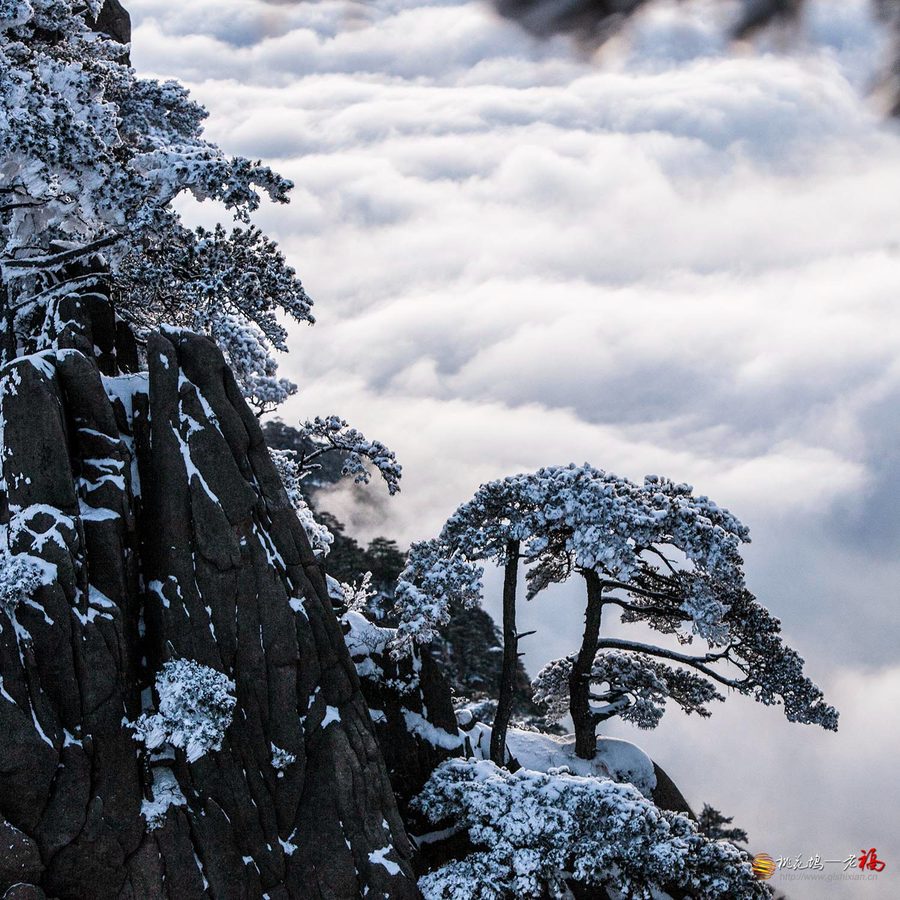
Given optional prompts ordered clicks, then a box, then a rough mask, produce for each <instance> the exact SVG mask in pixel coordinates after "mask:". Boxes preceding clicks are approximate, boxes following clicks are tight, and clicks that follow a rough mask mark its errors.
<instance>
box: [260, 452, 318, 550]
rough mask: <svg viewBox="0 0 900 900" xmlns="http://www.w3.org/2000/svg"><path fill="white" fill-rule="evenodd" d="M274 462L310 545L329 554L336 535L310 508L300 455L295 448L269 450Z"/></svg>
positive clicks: (313, 548)
mask: <svg viewBox="0 0 900 900" xmlns="http://www.w3.org/2000/svg"><path fill="white" fill-rule="evenodd" d="M269 453H270V455H271V457H272V462H273V463H275V468H276V469H278V474H279V475H280V476H281V483H282V484H283V485H284V489H285V491H286V492H287V495H288V500H289V501H290V503H291V506H293V507H294V510H295V512H296V513H297V518H298V519H300V524H301V525H302V526H303V530H304V531H305V532H306V536H307V537H308V538H309V543H310V546H311V547H312V551H313V553H315V555H316V556H319V557H325V556H327V555H328V551H329V550H330V549H331V545H332V543H334V535H333V534H332V533H331V532H330V531H329V530H328V529H327V528H326V527H325V526H324V525H321V524H319V523H318V522H317V521H316V519H315V516H313V511H312V510H311V509H310V508H309V504H308V503H307V502H306V498H305V497H304V496H303V491H302V490H301V488H300V482H301V480H302V478H303V471H302V468H301V464H300V460H299V456H298V454H297V452H296V451H295V450H271V449H270V450H269Z"/></svg>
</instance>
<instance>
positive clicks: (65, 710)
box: [0, 301, 418, 900]
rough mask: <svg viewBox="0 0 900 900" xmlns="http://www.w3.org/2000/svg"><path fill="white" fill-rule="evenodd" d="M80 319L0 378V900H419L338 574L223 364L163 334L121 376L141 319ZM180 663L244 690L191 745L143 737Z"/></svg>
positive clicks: (105, 312) (178, 335)
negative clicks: (315, 548) (315, 547)
mask: <svg viewBox="0 0 900 900" xmlns="http://www.w3.org/2000/svg"><path fill="white" fill-rule="evenodd" d="M76 306H78V309H76V310H74V311H73V317H72V322H75V323H79V324H77V325H73V324H72V322H70V324H69V325H68V326H67V327H65V328H64V329H63V333H62V334H61V335H59V336H58V339H57V341H56V344H57V346H58V347H59V348H61V349H56V350H48V351H44V352H41V353H37V354H33V355H31V356H27V357H23V358H20V359H18V360H16V361H15V362H13V363H11V364H10V365H8V366H7V367H5V368H4V369H3V370H2V373H0V463H2V482H0V524H2V529H3V531H5V532H6V535H5V537H6V539H7V541H8V546H9V548H10V551H11V552H12V554H14V556H12V557H7V558H6V563H7V564H8V563H10V560H12V559H15V560H18V561H19V564H21V563H22V561H23V560H24V561H25V563H24V564H25V565H26V570H27V571H26V572H25V575H26V576H27V577H23V578H20V579H18V580H15V579H12V578H9V579H7V581H8V582H9V583H8V584H7V585H6V589H5V592H4V593H3V595H2V600H3V612H5V613H6V615H0V627H2V631H0V896H5V897H6V898H26V897H34V898H39V897H42V896H45V895H46V896H50V897H58V898H72V900H75V898H79V900H83V898H98V900H100V898H113V897H115V898H134V900H138V898H173V900H174V898H177V900H185V898H193V897H208V896H212V897H217V898H259V897H269V898H272V900H275V898H314V897H322V898H326V897H327V898H349V897H356V896H385V897H392V898H393V897H399V898H404V897H414V896H418V893H417V890H416V888H415V883H414V880H413V878H412V869H411V866H410V860H411V857H412V852H413V850H412V847H411V845H410V843H409V841H408V839H407V837H406V834H405V830H404V825H403V822H402V820H401V818H400V815H399V813H398V810H397V806H396V803H395V799H394V795H393V792H392V789H391V783H390V781H389V778H388V774H387V770H386V767H385V764H384V760H383V757H382V754H381V752H380V750H379V747H378V744H377V741H376V737H375V732H374V728H373V723H372V721H371V718H370V714H369V711H368V709H367V706H366V703H365V701H364V699H363V695H362V692H361V690H360V682H359V678H358V675H357V672H356V669H355V667H354V665H353V662H352V661H351V658H350V655H349V654H348V651H347V648H346V645H345V641H344V635H343V633H342V630H341V627H340V625H339V623H338V621H337V619H336V618H335V615H334V613H333V611H332V607H331V602H330V600H329V597H328V593H327V590H326V583H325V576H324V572H323V571H322V569H321V567H320V565H319V564H318V563H317V561H316V560H315V558H314V557H313V554H312V552H311V551H310V548H309V544H308V541H307V538H306V535H305V533H304V531H303V529H302V527H301V526H300V523H299V522H298V520H297V518H296V516H295V514H294V512H293V510H292V509H291V507H290V505H289V503H288V500H287V498H286V496H285V493H284V490H283V488H282V486H281V482H280V480H279V478H278V475H277V474H276V471H275V469H274V467H273V465H272V463H271V460H270V458H269V454H268V451H267V449H266V447H265V444H264V442H263V438H262V434H261V432H260V428H259V425H258V423H257V420H256V418H255V417H254V416H253V414H252V413H251V412H250V411H249V409H248V408H247V406H246V404H245V403H244V401H243V399H242V397H241V395H240V392H239V390H238V388H237V386H236V384H235V381H234V378H233V377H232V374H231V372H230V371H229V369H228V368H227V366H226V365H225V363H224V360H223V358H222V356H221V354H220V352H219V351H218V350H217V349H216V347H215V346H214V345H213V344H212V343H211V342H210V341H208V340H207V339H205V338H202V337H198V336H196V335H192V334H189V333H185V332H177V331H170V332H166V333H157V334H154V335H153V336H151V338H150V340H149V342H148V344H147V346H146V350H145V352H146V371H144V372H140V373H138V372H129V371H127V370H128V369H133V368H135V363H136V353H135V352H134V342H133V340H132V339H131V337H130V334H129V333H128V332H127V329H123V327H122V326H121V324H120V323H116V322H115V320H114V318H113V317H112V313H111V311H110V310H109V307H108V306H107V305H106V304H103V303H96V304H91V303H90V302H87V301H81V302H80V303H79V304H76ZM74 313H77V315H74ZM117 351H118V352H117ZM103 372H106V373H107V374H103ZM113 373H114V374H113ZM7 571H8V573H10V574H12V573H11V570H10V569H9V568H8V569H7ZM23 583H24V584H30V585H31V589H29V590H19V588H17V587H16V586H15V585H17V584H23ZM177 660H189V661H193V663H196V664H198V665H199V666H200V667H206V668H204V669H203V671H207V670H211V671H212V674H213V675H217V676H218V677H220V678H221V679H222V683H223V684H228V685H230V686H229V688H228V693H229V696H230V697H232V700H231V702H232V703H233V710H232V711H231V714H230V717H229V719H228V720H227V721H226V722H224V723H223V725H224V726H225V727H224V730H223V736H222V738H221V741H220V742H219V744H218V746H217V747H216V745H215V744H212V745H211V746H210V745H209V743H207V745H205V747H201V751H203V752H201V753H200V755H198V754H197V747H198V746H199V745H198V744H197V743H196V742H195V743H194V744H193V745H192V744H190V743H185V741H181V745H179V742H178V741H177V740H175V739H173V740H172V741H171V742H169V743H165V744H164V746H160V744H161V743H162V742H161V741H158V740H157V741H152V740H150V739H149V738H147V739H146V740H145V741H144V743H140V742H139V741H138V740H136V738H137V737H138V736H139V734H140V732H139V729H136V728H134V727H133V726H132V725H131V724H130V723H135V722H137V721H138V720H139V719H140V717H141V716H142V715H143V716H144V719H145V720H146V719H147V717H153V716H154V715H156V716H157V718H158V717H159V715H160V713H159V710H160V708H161V705H162V702H163V700H165V698H163V697H162V696H161V693H160V692H161V687H160V681H159V673H160V671H161V670H162V669H163V667H164V666H165V664H167V663H172V662H173V661H177ZM181 688H184V690H186V691H187V694H186V695H183V696H181V700H185V697H186V699H187V701H190V700H191V696H190V685H187V686H180V688H179V689H181ZM197 703H199V701H197ZM197 703H195V706H194V707H191V705H190V703H188V708H190V709H191V710H193V711H196V710H195V707H196V706H197ZM201 712H202V710H201ZM151 721H152V718H151ZM188 724H189V723H187V724H186V727H187V725H188ZM4 892H5V894H4Z"/></svg>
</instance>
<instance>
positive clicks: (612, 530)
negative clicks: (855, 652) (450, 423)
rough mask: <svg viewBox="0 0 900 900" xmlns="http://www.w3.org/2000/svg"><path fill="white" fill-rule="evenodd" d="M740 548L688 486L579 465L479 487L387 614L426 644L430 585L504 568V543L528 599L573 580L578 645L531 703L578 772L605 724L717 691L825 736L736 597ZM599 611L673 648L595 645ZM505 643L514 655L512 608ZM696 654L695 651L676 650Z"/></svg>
mask: <svg viewBox="0 0 900 900" xmlns="http://www.w3.org/2000/svg"><path fill="white" fill-rule="evenodd" d="M748 540H749V533H748V530H747V528H746V527H745V526H744V525H743V524H742V523H741V522H740V521H739V520H738V519H737V518H735V517H734V516H733V515H732V514H731V513H729V512H728V511H727V510H724V509H721V508H720V507H718V506H717V505H716V504H715V503H713V502H712V501H711V500H709V499H708V498H707V497H703V496H695V495H694V494H693V490H692V488H691V487H690V486H689V485H685V484H676V483H674V482H671V481H668V480H666V479H663V478H659V477H656V476H648V477H647V478H646V479H645V481H644V483H643V485H637V484H635V483H633V482H631V481H629V480H627V479H624V478H619V477H617V476H615V475H612V474H609V473H607V472H603V471H601V470H599V469H595V468H594V467H592V466H589V465H586V464H585V465H582V466H575V465H569V466H556V467H549V468H543V469H540V470H538V471H537V472H534V473H531V474H522V475H516V476H512V477H509V478H505V479H502V480H500V481H496V482H491V483H490V484H487V485H484V486H482V488H480V489H479V491H478V492H477V493H476V495H475V497H474V498H473V499H472V500H471V501H469V502H468V503H466V504H463V505H462V506H461V507H460V508H459V509H458V510H457V511H456V513H454V515H453V516H451V517H450V519H449V520H448V522H447V524H446V525H445V527H444V529H443V531H442V532H441V535H440V537H439V538H438V539H436V540H435V541H433V542H429V544H428V548H429V552H428V554H427V558H426V557H423V558H422V559H417V560H416V565H414V566H411V567H410V571H409V574H408V579H409V580H410V581H411V582H412V585H411V587H410V588H409V589H406V588H404V589H402V590H398V605H399V606H400V612H401V617H402V620H403V622H404V623H405V628H406V629H407V631H409V632H410V633H416V634H417V635H418V636H419V637H420V639H422V640H425V639H428V636H429V631H430V623H431V622H433V621H434V620H440V618H441V617H442V616H446V615H447V614H448V607H447V604H446V602H445V600H444V598H445V596H446V591H445V590H443V589H442V591H441V592H437V593H433V592H429V590H428V584H429V583H435V582H437V581H438V580H439V575H440V577H441V578H444V579H446V571H447V569H446V567H447V566H448V565H450V564H452V565H453V567H454V569H455V570H456V571H462V570H465V567H467V566H468V567H472V566H475V565H476V564H477V563H478V562H479V561H482V560H490V561H493V562H499V563H500V564H505V563H507V562H508V561H510V560H511V559H512V555H511V553H510V551H509V550H508V548H509V547H510V546H511V545H510V542H511V541H515V542H516V544H515V546H516V550H517V553H518V555H520V556H521V557H522V558H523V559H524V560H525V561H526V562H527V564H528V573H527V580H528V596H529V597H534V596H535V595H536V594H538V593H539V592H540V591H541V590H543V589H544V588H546V587H547V586H548V585H550V584H553V583H559V582H562V581H565V580H567V579H568V578H570V577H571V576H572V575H579V576H580V577H581V578H582V579H583V581H584V583H585V587H586V593H587V608H586V613H585V628H584V634H583V638H582V642H581V646H580V648H579V649H578V651H577V653H574V654H572V655H570V656H568V657H566V658H565V659H560V660H554V661H552V662H551V663H549V664H548V666H546V667H545V668H544V669H543V670H542V671H541V672H540V673H539V674H538V676H537V678H536V679H535V690H536V699H539V700H540V701H542V702H543V703H544V704H545V705H546V706H547V708H548V710H549V712H550V714H551V715H552V716H554V717H556V718H559V717H561V716H562V715H564V714H565V713H566V712H568V713H570V714H571V716H572V719H573V722H574V725H575V734H576V749H577V752H578V755H579V756H582V757H583V758H585V759H591V758H593V756H594V753H595V749H596V737H595V732H596V728H597V726H598V725H599V724H600V723H601V722H603V721H605V720H606V719H608V718H610V717H611V716H614V715H619V716H622V717H623V718H625V719H627V720H630V721H632V722H634V723H635V724H637V725H639V726H640V727H644V728H651V727H653V726H654V725H656V724H657V722H658V721H659V718H660V716H661V715H662V712H663V709H664V706H665V703H666V701H667V700H673V701H674V702H676V703H677V704H678V705H680V706H681V707H682V708H683V709H684V710H685V711H686V712H697V713H699V714H700V715H708V714H709V712H708V709H707V704H708V703H709V702H711V701H712V700H721V699H723V697H722V695H721V694H719V692H718V690H717V689H716V686H717V685H720V686H723V687H727V688H730V689H733V690H735V691H737V692H739V693H741V694H745V695H747V696H750V697H753V698H754V699H756V700H758V701H759V702H761V703H764V704H766V705H770V704H775V703H781V704H782V705H783V706H784V711H785V715H786V716H787V718H788V719H789V720H790V721H794V722H806V723H813V724H818V725H821V726H822V727H824V728H828V729H836V728H837V713H836V711H835V710H834V709H833V708H832V707H831V706H829V705H828V704H827V703H826V702H825V700H824V698H823V696H822V692H821V691H820V690H819V688H818V687H817V686H816V685H815V684H814V683H813V682H812V681H810V679H809V678H807V677H806V676H805V675H804V673H803V660H802V659H801V658H800V656H799V655H798V654H797V653H796V652H795V651H794V650H792V649H790V648H789V647H787V646H786V645H785V644H784V643H783V641H782V640H781V637H780V634H779V632H780V624H779V622H778V620H777V619H775V618H774V617H773V616H772V615H771V614H770V613H769V612H768V611H767V610H766V609H765V608H764V607H763V606H761V605H760V604H759V603H758V602H757V601H756V599H755V598H754V597H753V595H752V594H751V593H750V592H749V590H748V589H747V587H746V585H745V582H744V575H743V570H742V559H741V555H740V545H741V544H742V543H743V542H746V541H748ZM414 556H415V554H413V557H414ZM413 557H411V558H413ZM511 568H512V566H511V565H509V566H507V577H506V588H511V590H510V591H509V593H510V594H511V597H512V600H513V602H514V586H515V573H512V575H510V569H511ZM404 577H407V576H404ZM506 588H505V590H504V596H505V598H506V595H507V590H506ZM506 608H507V606H506V605H505V609H506ZM605 609H609V610H612V609H617V610H619V611H620V614H621V619H622V622H625V623H635V622H640V623H643V624H645V625H649V626H650V627H651V628H652V629H654V630H656V631H657V632H659V633H660V635H662V636H666V637H671V638H674V640H675V643H676V646H675V647H672V646H670V645H671V643H672V642H671V641H669V642H667V643H664V642H659V643H653V642H645V641H630V640H621V639H613V638H605V637H601V618H602V615H603V613H604V610H605ZM504 633H505V634H507V633H508V634H510V635H511V642H512V644H513V646H515V645H516V643H517V640H518V635H517V632H516V629H515V622H514V606H513V607H512V620H511V623H510V624H509V627H507V623H506V622H504ZM695 641H697V642H702V643H703V644H705V649H703V650H699V651H697V652H693V653H691V652H686V651H685V650H684V649H681V648H683V647H685V646H686V645H690V644H693V643H694V642H695Z"/></svg>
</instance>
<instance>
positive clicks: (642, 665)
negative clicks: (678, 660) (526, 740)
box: [532, 651, 725, 728]
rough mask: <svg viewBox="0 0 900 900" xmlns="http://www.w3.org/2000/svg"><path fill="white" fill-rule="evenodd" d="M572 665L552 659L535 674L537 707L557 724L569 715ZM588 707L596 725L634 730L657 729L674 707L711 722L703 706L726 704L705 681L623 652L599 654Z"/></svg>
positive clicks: (646, 658) (650, 659)
mask: <svg viewBox="0 0 900 900" xmlns="http://www.w3.org/2000/svg"><path fill="white" fill-rule="evenodd" d="M571 674H572V660H571V659H568V658H566V659H555V660H552V661H551V662H549V663H547V665H546V666H544V668H543V669H541V670H540V672H538V674H537V676H536V677H535V679H534V681H533V682H532V686H533V688H534V700H535V703H538V704H539V705H541V706H543V707H545V708H546V710H547V717H548V719H550V721H554V722H558V721H559V720H560V719H561V718H562V717H563V716H565V715H566V713H567V712H568V711H569V677H570V676H571ZM590 682H591V685H592V686H593V687H594V688H595V689H596V690H594V691H593V692H592V693H591V694H590V697H591V700H592V701H594V704H593V705H592V707H591V711H592V713H593V715H595V716H596V718H597V721H598V722H601V721H604V720H605V719H608V718H611V717H612V716H620V717H621V718H622V719H623V720H624V721H626V722H631V723H632V724H634V725H637V727H638V728H655V727H656V726H657V725H658V724H659V720H660V719H661V718H662V716H663V713H664V712H665V708H666V701H667V700H673V701H675V702H676V703H677V704H678V705H679V706H680V707H681V708H682V709H683V710H684V711H685V712H687V713H692V712H695V713H697V714H699V715H700V716H704V717H706V716H709V715H710V712H709V710H708V709H707V708H706V704H707V703H709V702H711V701H713V700H724V699H725V698H724V697H723V696H722V695H721V694H720V693H719V692H718V691H717V690H716V689H715V687H714V686H713V685H712V684H711V683H710V682H709V681H708V680H707V679H705V678H703V677H701V676H700V675H696V674H694V673H693V672H688V671H685V670H684V669H676V668H673V667H672V666H668V665H666V664H665V663H662V662H660V661H659V660H656V659H653V658H652V657H650V656H647V655H646V654H628V653H623V652H621V651H606V652H601V653H598V654H597V656H596V658H595V659H594V664H593V667H592V669H591V674H590Z"/></svg>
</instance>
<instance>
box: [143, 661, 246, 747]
mask: <svg viewBox="0 0 900 900" xmlns="http://www.w3.org/2000/svg"><path fill="white" fill-rule="evenodd" d="M156 693H157V695H158V696H159V708H158V711H157V712H155V713H151V714H148V713H144V714H143V715H142V716H141V717H140V718H139V719H138V720H137V721H136V722H135V723H134V724H133V729H134V738H135V740H137V741H142V742H143V743H144V744H145V746H146V747H147V749H148V750H155V749H157V748H158V747H161V746H162V745H163V744H166V743H168V744H171V745H172V746H173V747H178V748H180V749H182V750H184V751H185V755H186V756H187V760H188V762H195V761H196V760H198V759H200V757H201V756H203V755H204V754H205V753H208V752H209V751H210V750H219V749H220V748H221V746H222V740H223V739H224V737H225V732H226V731H227V729H228V726H229V725H231V720H232V715H233V713H234V707H235V703H236V700H235V695H234V682H233V681H232V680H231V679H230V678H228V677H227V676H226V675H224V674H222V673H221V672H217V671H216V670H215V669H211V668H209V666H204V665H201V664H200V663H198V662H195V661H194V660H192V659H172V660H169V661H168V662H167V663H164V664H163V667H162V669H161V670H160V672H159V673H158V674H157V676H156Z"/></svg>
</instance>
